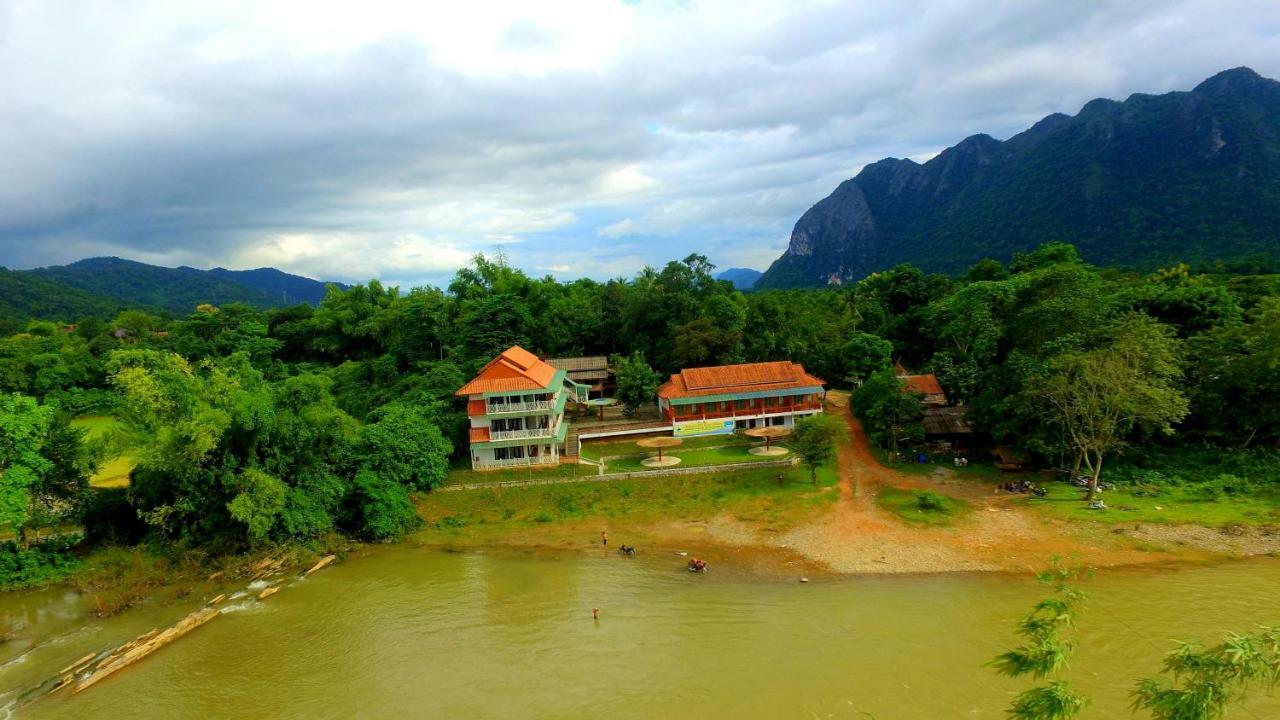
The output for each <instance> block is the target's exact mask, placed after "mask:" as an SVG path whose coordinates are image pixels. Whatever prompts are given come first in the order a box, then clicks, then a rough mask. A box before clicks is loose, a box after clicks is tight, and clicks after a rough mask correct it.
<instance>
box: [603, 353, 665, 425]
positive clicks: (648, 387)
mask: <svg viewBox="0 0 1280 720" xmlns="http://www.w3.org/2000/svg"><path fill="white" fill-rule="evenodd" d="M612 364H613V368H614V375H615V377H616V378H617V383H618V388H617V390H616V391H615V393H614V395H615V396H617V398H618V400H620V401H621V402H622V413H623V414H624V415H626V416H628V417H630V416H632V415H635V414H636V411H637V410H639V409H640V407H641V406H643V405H646V404H649V403H652V402H653V401H654V395H655V394H656V393H657V392H658V385H659V384H660V383H661V381H662V376H660V375H658V373H657V372H655V371H654V369H653V368H651V367H649V363H647V362H645V361H644V354H642V353H640V352H639V351H637V352H634V353H632V354H631V355H630V356H622V355H619V356H616V357H614V358H613V360H612Z"/></svg>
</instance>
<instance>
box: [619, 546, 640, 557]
mask: <svg viewBox="0 0 1280 720" xmlns="http://www.w3.org/2000/svg"><path fill="white" fill-rule="evenodd" d="M618 552H620V553H622V554H623V555H635V554H636V548H635V546H634V545H628V544H626V543H623V544H622V547H620V548H618Z"/></svg>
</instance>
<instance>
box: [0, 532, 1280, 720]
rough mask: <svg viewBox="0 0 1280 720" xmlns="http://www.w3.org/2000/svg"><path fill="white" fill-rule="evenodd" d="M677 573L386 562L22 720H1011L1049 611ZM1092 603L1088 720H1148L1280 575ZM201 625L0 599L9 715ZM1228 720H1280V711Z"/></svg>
mask: <svg viewBox="0 0 1280 720" xmlns="http://www.w3.org/2000/svg"><path fill="white" fill-rule="evenodd" d="M682 563H683V559H682V558H680V557H678V556H675V555H672V554H669V553H663V554H659V555H653V554H650V555H646V554H644V552H643V551H642V552H641V553H640V554H639V555H637V556H636V557H634V558H623V557H620V556H618V555H615V554H605V553H603V552H599V553H596V552H587V553H582V554H576V555H564V554H560V555H552V556H549V555H544V554H537V553H519V552H508V551H503V552H498V551H493V552H467V553H450V552H444V551H441V550H436V549H428V548H417V547H412V546H409V545H403V546H396V547H385V548H376V549H373V550H369V551H363V552H362V553H361V554H360V555H359V556H357V557H355V558H353V559H351V560H349V561H348V562H345V563H342V564H338V565H335V566H332V567H330V568H328V569H325V570H324V571H322V572H320V573H317V574H316V575H313V576H311V577H309V578H307V579H305V580H300V581H294V582H293V584H292V585H291V586H289V587H288V588H286V589H285V590H284V591H282V592H280V593H279V594H277V595H276V596H274V597H272V598H271V599H270V600H268V601H267V602H264V603H258V602H254V601H246V600H243V599H242V600H235V601H232V602H231V603H229V605H228V606H227V611H226V612H225V613H224V616H222V617H219V618H218V619H217V620H216V621H214V622H212V623H210V624H208V625H206V626H205V627H203V628H201V629H199V630H198V631H196V632H194V633H193V634H191V635H190V636H188V637H186V638H183V639H181V640H180V641H178V642H177V643H175V644H174V645H172V646H170V647H167V648H165V649H163V650H161V651H160V652H158V653H157V654H155V655H153V656H152V657H150V658H147V659H146V660H144V661H142V662H141V663H139V664H137V665H135V666H133V667H131V668H129V669H127V670H125V671H123V672H121V673H119V674H118V675H116V676H114V677H111V678H109V679H107V680H105V681H104V682H102V683H101V684H99V685H97V686H95V687H93V688H91V689H89V690H87V691H85V692H83V693H81V694H79V695H71V694H62V693H59V694H56V695H54V696H51V697H48V698H42V699H40V700H37V701H35V702H32V703H30V704H28V705H25V706H23V707H21V708H18V709H17V710H16V716H17V717H23V718H77V719H80V720H89V719H91V718H111V719H112V720H119V719H120V718H129V717H147V718H243V717H255V718H399V717H404V718H410V717H412V718H418V717H434V718H525V717H528V718H578V717H590V718H697V719H699V720H708V719H710V718H778V717H797V718H860V719H864V720H865V719H866V718H877V719H879V720H887V719H889V718H992V719H995V718H1002V717H1004V714H1003V710H1004V708H1005V706H1006V705H1007V703H1008V700H1009V697H1010V695H1011V693H1012V692H1014V691H1016V690H1017V689H1019V688H1020V687H1023V685H1020V684H1017V683H1014V682H1012V681H1008V680H1005V679H1002V678H998V677H997V676H996V675H995V674H994V673H993V672H992V671H991V670H990V669H989V668H986V667H984V666H983V663H984V662H986V661H987V660H989V659H990V658H991V657H992V656H993V655H995V654H996V653H998V652H1000V651H1001V650H1003V649H1005V648H1007V647H1009V646H1010V645H1011V644H1012V642H1013V636H1012V626H1013V621H1014V620H1015V619H1016V618H1017V617H1018V616H1019V615H1021V614H1022V613H1024V612H1025V611H1026V610H1027V609H1028V608H1029V606H1030V604H1031V602H1032V601H1033V600H1034V599H1036V598H1038V597H1039V596H1040V595H1041V593H1042V589H1041V588H1040V587H1038V586H1037V585H1036V584H1035V583H1034V581H1032V580H1031V579H1030V577H1029V575H1025V576H1010V575H995V574H960V573H955V574H941V575H926V576H876V577H829V578H814V579H813V580H812V581H811V582H809V583H805V584H802V583H799V582H797V579H796V578H795V577H794V576H792V577H782V576H767V575H765V576H762V575H760V574H757V573H751V572H748V571H736V570H734V569H733V568H730V567H713V568H712V569H711V572H709V573H707V574H706V575H691V574H689V573H687V572H684V571H683V570H682ZM1086 585H1087V589H1088V591H1089V593H1090V595H1091V599H1090V602H1089V604H1088V609H1087V611H1086V613H1085V614H1084V616H1083V617H1082V618H1081V620H1080V623H1079V640H1080V648H1079V651H1078V653H1077V656H1076V659H1075V662H1074V664H1073V667H1072V670H1071V672H1070V674H1069V678H1070V679H1071V680H1072V681H1073V682H1074V683H1075V684H1077V686H1078V687H1079V688H1080V689H1081V690H1083V691H1084V692H1086V693H1087V694H1088V695H1090V696H1091V697H1092V699H1093V702H1092V704H1091V706H1090V707H1089V710H1088V712H1087V713H1086V715H1085V717H1090V718H1126V717H1133V716H1132V715H1131V713H1130V711H1129V710H1128V692H1129V690H1130V689H1131V687H1132V686H1133V683H1134V681H1135V680H1136V679H1137V678H1139V677H1141V676H1142V675H1150V674H1155V673H1156V672H1157V671H1158V669H1159V665H1160V658H1161V655H1162V654H1163V653H1164V652H1165V651H1166V650H1167V649H1169V648H1170V647H1171V642H1170V641H1171V639H1172V638H1198V639H1204V640H1212V641H1215V642H1216V641H1217V640H1218V639H1219V638H1220V636H1221V635H1222V634H1223V633H1224V632H1226V631H1229V630H1248V629H1251V628H1252V627H1253V626H1255V625H1257V624H1260V623H1267V622H1273V623H1274V622H1280V560H1275V559H1262V560H1254V561H1247V562H1234V563H1227V564H1222V565H1215V566H1208V567H1183V568H1162V569H1153V568H1145V569H1113V570H1106V571H1103V572H1102V573H1101V574H1099V575H1098V576H1097V577H1096V578H1095V579H1093V580H1091V581H1089V582H1087V583H1086ZM194 602H195V599H193V604H194ZM594 607H598V608H600V619H599V621H594V620H592V616H591V610H592V608H594ZM190 609H191V608H190V607H189V606H182V607H178V606H160V605H158V604H157V605H156V606H149V605H144V606H142V607H139V608H135V609H133V610H130V611H128V612H126V613H123V614H122V615H120V616H117V617H114V618H110V619H107V620H90V621H86V617H87V616H88V611H87V604H86V600H85V599H84V598H79V597H77V596H76V595H75V594H74V593H70V592H67V591H65V590H56V591H55V590H48V591H40V592H34V593H26V594H21V595H9V596H6V597H0V613H3V615H4V616H5V617H7V618H9V619H10V620H21V621H22V622H23V623H25V625H26V629H25V630H24V631H23V633H22V637H21V638H20V639H18V640H16V641H12V642H10V643H8V644H6V645H3V646H0V663H3V665H2V666H0V689H4V690H7V691H9V692H8V693H7V694H6V696H5V697H4V699H3V700H0V702H9V703H11V704H12V702H13V701H14V699H15V698H16V696H17V695H18V694H19V692H20V691H21V690H23V689H25V688H29V687H31V686H33V685H35V684H37V683H39V682H40V681H41V680H43V679H44V678H47V677H50V676H52V675H53V674H55V673H57V671H58V670H59V669H61V668H62V667H63V666H65V665H67V664H69V663H71V662H72V661H73V660H75V659H77V658H79V657H81V656H83V655H84V654H86V653H87V652H91V651H97V650H101V649H104V648H106V647H108V646H110V645H111V644H113V643H115V642H120V641H123V640H126V639H129V638H131V637H133V636H135V635H137V634H139V633H141V632H143V631H145V630H148V629H150V628H152V627H157V626H161V625H164V624H167V623H169V622H171V621H173V620H174V619H176V618H177V617H180V616H181V615H183V614H185V613H186V612H187V611H188V610H190ZM63 692H65V691H63ZM1233 717H1238V718H1280V698H1275V697H1266V696H1265V695H1261V696H1258V697H1255V698H1253V699H1252V700H1251V701H1250V702H1248V703H1247V705H1246V706H1244V707H1242V708H1241V709H1240V710H1238V711H1237V712H1236V713H1234V714H1233Z"/></svg>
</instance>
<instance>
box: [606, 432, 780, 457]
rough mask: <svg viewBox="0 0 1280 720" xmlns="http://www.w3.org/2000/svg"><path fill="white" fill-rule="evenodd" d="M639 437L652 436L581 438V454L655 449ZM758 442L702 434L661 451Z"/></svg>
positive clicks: (643, 453) (642, 453)
mask: <svg viewBox="0 0 1280 720" xmlns="http://www.w3.org/2000/svg"><path fill="white" fill-rule="evenodd" d="M641 437H654V436H653V435H642V436H637V437H633V438H631V439H629V440H612V439H611V440H583V441H582V456H583V457H585V458H590V459H592V460H599V459H601V458H606V457H618V456H630V455H638V456H639V457H645V456H646V455H649V454H651V453H654V452H656V451H654V450H646V449H645V448H642V447H639V446H637V445H636V441H637V440H639V439H640V438H641ZM758 442H760V441H759V440H755V439H753V438H749V437H745V436H742V435H704V436H702V437H691V438H684V443H683V444H682V445H679V446H678V447H674V448H668V449H667V450H664V451H663V452H664V453H666V452H669V451H670V450H674V451H675V453H674V454H677V455H678V454H680V453H683V452H689V451H690V450H705V449H707V448H714V447H722V446H724V447H741V448H744V449H745V448H749V447H751V446H752V445H754V444H756V443H758Z"/></svg>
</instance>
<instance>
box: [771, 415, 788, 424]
mask: <svg viewBox="0 0 1280 720" xmlns="http://www.w3.org/2000/svg"><path fill="white" fill-rule="evenodd" d="M786 422H787V419H786V418H784V417H775V418H769V424H770V425H784V424H786Z"/></svg>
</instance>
